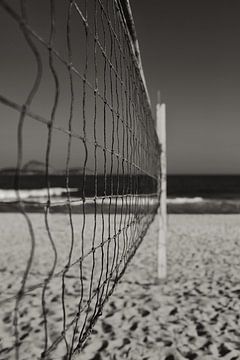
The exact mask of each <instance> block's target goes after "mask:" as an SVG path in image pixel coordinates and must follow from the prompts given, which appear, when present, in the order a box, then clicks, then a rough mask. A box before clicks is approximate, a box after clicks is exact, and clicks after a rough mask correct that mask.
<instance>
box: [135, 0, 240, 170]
mask: <svg viewBox="0 0 240 360" xmlns="http://www.w3.org/2000/svg"><path fill="white" fill-rule="evenodd" d="M131 4H132V11H133V14H134V19H135V25H136V29H137V34H138V39H139V43H140V49H141V55H142V62H143V67H144V72H145V77H146V81H147V85H148V89H149V93H150V97H151V100H152V107H153V112H154V111H155V103H156V98H157V95H156V94H157V90H158V89H160V90H161V94H162V101H163V102H165V103H166V107H167V160H168V173H169V174H239V173H240V136H239V135H240V101H239V97H240V70H239V64H240V43H239V39H240V21H239V13H240V2H239V1H238V0H201V1H200V0H194V1H193V0H181V1H177V0H165V1H161V0H148V1H139V0H132V1H131Z"/></svg>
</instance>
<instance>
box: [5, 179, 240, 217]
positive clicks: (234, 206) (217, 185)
mask: <svg viewBox="0 0 240 360" xmlns="http://www.w3.org/2000/svg"><path fill="white" fill-rule="evenodd" d="M105 179H106V186H105ZM131 181H132V184H134V181H138V185H139V193H138V195H140V196H141V195H143V194H146V193H147V194H148V193H149V194H151V195H152V196H154V194H155V192H156V183H154V182H153V181H152V180H151V179H149V178H148V177H146V176H139V177H138V178H136V177H135V178H133V177H132V179H131ZM65 182H66V178H65V176H63V175H50V183H51V188H50V195H51V199H53V200H54V201H55V203H56V204H59V205H60V204H61V202H62V201H64V200H65V199H66V196H67V193H66V187H65ZM69 184H70V193H71V198H72V199H74V201H75V205H78V207H77V206H75V211H80V212H81V211H82V210H81V209H80V210H79V206H80V205H81V204H79V203H77V201H79V202H81V199H82V195H83V193H82V188H83V176H82V175H71V177H70V182H69ZM128 184H129V178H128V176H127V175H125V176H121V177H120V178H119V179H117V177H116V176H115V177H113V178H112V182H111V178H110V176H107V177H106V178H104V176H103V175H101V176H98V177H97V189H98V196H99V197H101V196H103V195H104V191H105V190H106V194H107V195H110V194H117V190H118V193H122V192H124V193H125V194H126V193H129V190H130V188H128V186H129V185H128ZM94 185H95V178H94V176H93V175H87V176H86V179H85V196H86V197H88V198H89V199H90V200H88V204H89V205H88V208H89V211H90V212H91V211H93V209H94V204H93V201H91V198H93V196H94V192H93V189H95V186H94ZM47 195H48V193H47V189H46V188H45V176H44V175H42V174H40V175H39V174H32V175H23V176H21V181H20V196H21V199H22V200H24V201H26V202H27V203H28V208H27V210H28V211H33V210H34V211H38V208H39V206H38V205H39V204H42V205H43V204H45V203H46V201H47ZM167 197H168V200H167V207H168V212H169V213H214V214H215V213H216V214H218V213H240V176H239V175H234V176H227V175H169V176H168V177H167ZM15 202H16V192H15V190H14V176H13V175H12V174H10V175H9V174H3V175H1V176H0V211H4V212H5V211H10V210H11V209H12V208H11V204H14V203H15ZM30 204H31V206H30ZM105 205H106V207H107V208H108V207H109V204H108V203H107V202H106V203H105ZM118 206H120V203H119V204H118ZM80 208H81V206H80ZM57 209H58V211H59V207H55V211H57ZM77 209H78V210H77ZM13 211H14V208H13Z"/></svg>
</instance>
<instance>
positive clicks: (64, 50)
mask: <svg viewBox="0 0 240 360" xmlns="http://www.w3.org/2000/svg"><path fill="white" fill-rule="evenodd" d="M0 10H1V18H2V21H3V24H6V27H5V28H6V32H2V33H1V44H2V45H1V46H2V47H3V73H4V74H5V75H4V76H3V79H2V82H1V91H0V114H1V126H2V128H3V129H7V131H8V134H9V136H8V137H6V134H5V132H4V131H3V132H2V135H1V145H0V146H1V153H2V154H4V156H3V157H2V163H1V165H0V166H1V171H0V188H1V190H0V191H1V194H3V195H1V202H0V211H1V212H2V214H1V215H2V219H6V221H4V220H3V222H4V224H3V223H2V225H1V224H0V227H2V228H3V230H4V236H3V237H2V239H1V242H3V243H2V244H1V246H2V248H4V249H5V250H4V252H3V255H2V256H3V259H2V264H3V267H4V264H5V267H6V271H4V275H3V276H5V277H6V279H5V278H4V279H3V281H2V282H1V287H2V289H1V290H2V291H1V299H0V304H1V305H0V308H1V317H2V320H3V322H2V324H3V325H2V330H1V332H2V333H3V334H6V336H4V339H3V346H2V349H1V350H0V352H2V354H3V355H4V356H5V357H6V358H13V357H15V359H23V358H24V359H25V358H26V356H27V354H28V353H29V356H30V358H32V359H33V358H42V359H55V358H56V359H57V358H58V359H59V358H60V357H59V356H65V357H64V358H65V359H70V358H71V357H72V355H73V353H74V352H76V351H77V350H81V348H82V347H83V345H84V343H85V341H86V339H87V337H88V335H89V334H90V332H91V330H92V328H93V326H94V324H95V322H96V320H97V319H98V317H99V316H100V315H101V313H102V308H103V306H104V304H105V302H106V300H107V299H108V298H109V296H110V295H111V294H112V292H113V290H114V288H115V286H116V284H117V283H118V281H119V279H120V278H121V276H122V275H123V273H124V271H125V269H126V267H127V265H128V263H129V261H130V260H131V258H132V257H133V256H134V254H135V252H136V250H137V248H138V247H139V245H140V243H141V241H142V239H143V237H144V235H145V234H146V231H147V230H148V228H149V225H150V224H151V222H152V221H153V219H154V216H155V214H156V212H157V209H158V206H159V198H160V187H159V179H160V175H161V174H160V170H161V169H160V152H161V149H160V145H159V141H158V136H157V133H156V130H155V123H154V120H153V117H152V113H151V106H150V101H149V96H148V93H147V88H146V84H145V80H144V75H143V71H142V67H141V59H140V54H139V47H138V42H137V37H136V32H135V28H134V22H133V18H132V14H131V9H130V6H129V2H128V0H91V1H89V0H85V1H84V0H68V1H63V0H62V1H54V0H49V1H44V2H42V1H35V0H34V1H27V0H19V1H14V2H9V1H7V0H1V1H0ZM9 219H10V220H9ZM11 219H12V220H11ZM8 221H10V224H9V226H8V224H7V222H8ZM7 227H10V230H9V233H7V230H6V228H7ZM4 241H5V243H4ZM8 250H9V254H10V255H8ZM9 256H10V257H9ZM10 275H11V280H9V279H10V277H9V276H10ZM33 348H34V349H33ZM30 349H33V350H30ZM31 351H33V353H32V354H31ZM62 358H63V357H62Z"/></svg>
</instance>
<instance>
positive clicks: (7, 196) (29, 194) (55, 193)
mask: <svg viewBox="0 0 240 360" xmlns="http://www.w3.org/2000/svg"><path fill="white" fill-rule="evenodd" d="M74 190H77V189H70V191H74ZM49 193H50V196H51V197H61V196H63V194H64V193H66V189H65V188H50V189H49ZM19 196H20V198H21V199H22V200H30V199H38V200H41V199H43V200H44V199H46V198H47V196H48V192H47V189H31V190H19ZM15 200H17V193H16V191H15V190H13V189H7V190H6V189H0V201H15Z"/></svg>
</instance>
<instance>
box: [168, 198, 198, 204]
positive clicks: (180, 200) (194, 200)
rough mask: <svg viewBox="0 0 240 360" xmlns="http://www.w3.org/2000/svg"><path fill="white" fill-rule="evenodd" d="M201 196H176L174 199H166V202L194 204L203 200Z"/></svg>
mask: <svg viewBox="0 0 240 360" xmlns="http://www.w3.org/2000/svg"><path fill="white" fill-rule="evenodd" d="M203 201H204V199H203V198H202V197H194V198H186V197H177V198H174V199H167V203H168V204H194V203H200V202H203Z"/></svg>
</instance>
